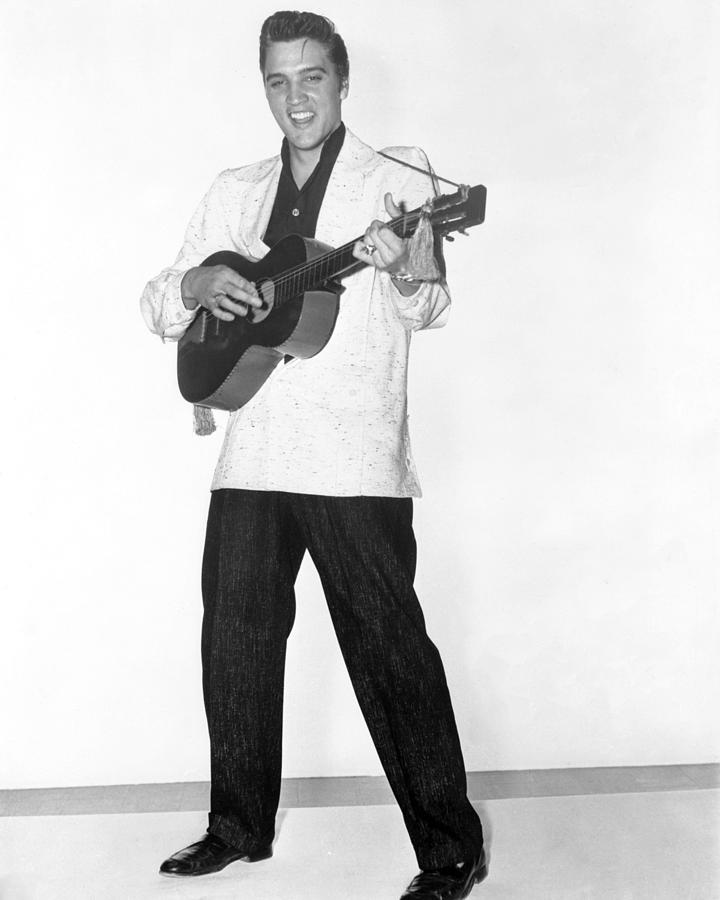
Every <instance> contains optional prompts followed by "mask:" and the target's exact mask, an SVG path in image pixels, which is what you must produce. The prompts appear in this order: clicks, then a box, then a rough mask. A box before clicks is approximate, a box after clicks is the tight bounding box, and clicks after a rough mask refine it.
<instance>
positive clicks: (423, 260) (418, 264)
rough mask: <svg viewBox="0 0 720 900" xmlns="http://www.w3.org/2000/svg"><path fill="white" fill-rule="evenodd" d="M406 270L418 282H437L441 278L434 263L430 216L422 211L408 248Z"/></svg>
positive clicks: (433, 239) (433, 243)
mask: <svg viewBox="0 0 720 900" xmlns="http://www.w3.org/2000/svg"><path fill="white" fill-rule="evenodd" d="M408 252H409V258H408V269H409V270H410V272H412V274H413V277H414V278H417V279H418V281H439V280H440V278H441V277H442V276H441V274H440V270H439V269H438V265H437V262H436V261H435V238H434V235H433V230H432V225H431V224H430V216H429V214H428V211H427V209H423V211H422V213H421V215H420V220H419V222H418V225H417V228H416V229H415V234H414V235H413V236H412V238H411V239H410V246H409V248H408Z"/></svg>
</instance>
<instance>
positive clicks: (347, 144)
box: [315, 129, 378, 247]
mask: <svg viewBox="0 0 720 900" xmlns="http://www.w3.org/2000/svg"><path fill="white" fill-rule="evenodd" d="M377 159H378V156H377V154H376V153H375V151H374V150H373V149H372V147H368V145H367V144H363V142H362V141H361V140H358V138H356V137H355V135H354V134H353V133H352V132H351V131H350V130H349V129H346V132H345V140H344V141H343V145H342V147H341V148H340V153H339V154H338V158H337V159H336V160H335V165H334V166H333V170H332V174H331V175H330V179H329V181H328V185H327V189H326V191H325V197H324V199H323V204H322V208H321V210H320V215H319V216H318V221H317V228H316V229H315V236H316V237H317V239H318V240H319V241H324V242H325V243H328V244H331V245H332V246H335V247H337V246H339V245H340V244H342V243H345V242H346V241H349V240H351V239H352V238H353V237H357V236H358V235H359V233H360V232H361V231H363V230H364V229H365V228H366V227H367V226H368V225H369V224H370V218H372V215H373V213H372V212H371V211H369V210H368V209H367V205H366V204H367V198H366V197H365V178H366V175H367V173H368V170H369V169H371V168H373V166H372V163H373V162H374V161H376V160H377ZM371 199H372V202H375V200H376V198H375V197H374V196H373V197H372V198H371ZM368 216H370V218H368Z"/></svg>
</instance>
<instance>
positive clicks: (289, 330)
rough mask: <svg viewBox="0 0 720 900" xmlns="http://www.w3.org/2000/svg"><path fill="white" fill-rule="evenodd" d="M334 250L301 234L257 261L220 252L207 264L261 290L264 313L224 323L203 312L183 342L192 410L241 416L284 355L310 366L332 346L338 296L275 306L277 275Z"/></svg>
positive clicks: (184, 379)
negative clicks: (238, 411) (228, 270)
mask: <svg viewBox="0 0 720 900" xmlns="http://www.w3.org/2000/svg"><path fill="white" fill-rule="evenodd" d="M329 249H331V248H329V247H327V246H326V245H325V244H321V243H320V242H319V241H316V240H313V239H311V238H304V237H301V236H300V235H289V236H288V237H285V238H283V239H282V240H281V241H280V242H279V243H278V244H276V245H275V247H273V249H272V250H270V252H269V253H268V254H267V255H266V256H264V257H263V258H262V259H261V260H258V261H257V262H251V261H250V260H248V259H246V258H245V257H244V256H241V255H240V254H239V253H234V252H232V251H222V252H220V253H214V254H213V255H212V256H209V257H208V258H207V259H206V260H205V261H204V262H203V264H202V265H204V266H219V265H225V266H228V267H229V268H231V269H234V270H235V271H236V272H237V273H238V274H239V275H241V276H242V277H243V278H245V279H247V280H248V281H252V282H254V283H255V285H256V287H257V289H258V292H259V293H260V295H261V296H262V297H263V299H264V301H265V305H264V307H263V309H261V310H259V311H254V312H252V313H250V314H249V315H248V316H247V317H241V316H236V317H235V318H234V319H233V320H232V321H231V322H223V321H221V320H220V319H218V318H217V317H216V316H213V315H212V314H211V313H209V312H208V311H207V310H204V309H203V310H201V312H199V313H198V315H197V316H196V318H195V320H194V321H193V323H192V324H191V325H190V327H189V328H188V330H187V331H186V332H185V334H184V335H183V336H182V338H181V339H180V341H179V342H178V358H177V375H178V385H179V387H180V393H181V394H182V395H183V397H184V398H185V399H186V400H188V401H189V402H190V403H196V404H198V405H199V406H210V407H213V408H214V409H226V410H230V411H233V410H236V409H240V407H241V406H244V405H245V404H246V403H247V402H248V400H250V398H251V397H253V396H254V395H255V394H256V393H257V391H258V390H259V389H260V388H261V387H262V385H263V383H264V382H265V380H266V379H267V378H268V376H269V375H270V373H271V372H272V370H273V369H274V368H275V366H277V364H278V363H279V362H280V360H282V359H283V357H284V356H285V355H289V356H294V357H299V358H301V359H307V358H309V357H311V356H315V354H316V353H318V352H319V351H320V350H322V348H323V347H324V346H325V344H327V342H328V340H329V339H330V335H331V334H332V332H333V328H334V327H335V321H336V319H337V314H338V308H339V291H340V290H341V288H339V287H338V288H337V292H336V291H334V290H333V291H331V290H325V289H323V290H313V291H306V292H305V293H303V294H299V295H298V296H297V297H293V298H292V299H289V300H286V301H285V302H283V303H282V304H278V305H277V306H276V305H275V303H274V299H275V297H274V293H275V292H274V285H273V282H272V280H271V279H272V278H273V276H276V275H278V274H279V273H281V272H283V271H285V270H288V269H292V268H294V267H296V266H301V265H302V264H303V263H305V262H307V261H309V260H311V259H314V258H316V257H318V256H321V255H322V254H325V253H327V251H328V250H329Z"/></svg>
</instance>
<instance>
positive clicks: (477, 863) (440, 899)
mask: <svg viewBox="0 0 720 900" xmlns="http://www.w3.org/2000/svg"><path fill="white" fill-rule="evenodd" d="M486 875H487V858H486V856H485V851H484V850H481V851H480V854H479V856H476V857H475V858H474V859H470V860H467V861H466V862H463V863H458V864H457V865H456V866H447V867H446V868H444V869H429V870H428V871H422V872H420V874H419V875H416V876H415V877H414V878H413V880H412V881H411V882H410V884H409V885H408V886H407V889H406V891H405V893H404V894H403V895H402V897H401V898H400V900H462V898H463V897H467V895H468V894H469V893H470V891H471V890H472V889H473V888H474V887H475V885H476V884H479V883H480V882H481V881H482V880H483V878H485V876H486Z"/></svg>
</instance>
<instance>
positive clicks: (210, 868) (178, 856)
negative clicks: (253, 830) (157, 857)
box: [160, 834, 272, 875]
mask: <svg viewBox="0 0 720 900" xmlns="http://www.w3.org/2000/svg"><path fill="white" fill-rule="evenodd" d="M270 856H272V845H271V846H269V847H262V848H261V849H260V850H256V851H254V852H253V853H248V852H247V851H245V850H238V849H237V848H236V847H231V846H230V844H226V843H225V841H224V840H222V838H219V837H216V835H214V834H206V835H204V837H203V838H202V839H201V840H199V841H198V842H197V843H195V844H190V846H189V847H185V848H184V849H183V850H178V852H177V853H173V855H172V856H171V857H169V859H166V860H165V862H164V863H163V864H162V865H161V866H160V874H161V875H209V874H210V873H211V872H219V871H220V870H221V869H224V868H225V866H228V865H230V863H232V862H236V861H237V860H239V859H241V860H243V862H258V861H259V860H261V859H268V858H269V857H270Z"/></svg>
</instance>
